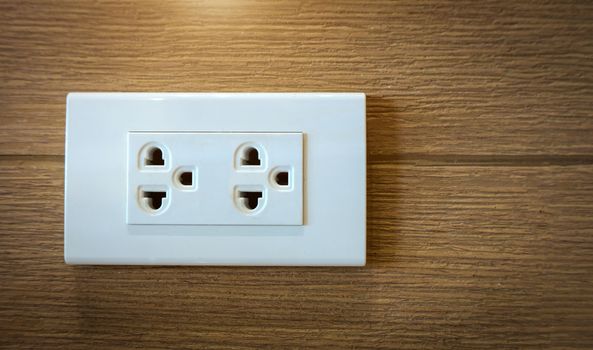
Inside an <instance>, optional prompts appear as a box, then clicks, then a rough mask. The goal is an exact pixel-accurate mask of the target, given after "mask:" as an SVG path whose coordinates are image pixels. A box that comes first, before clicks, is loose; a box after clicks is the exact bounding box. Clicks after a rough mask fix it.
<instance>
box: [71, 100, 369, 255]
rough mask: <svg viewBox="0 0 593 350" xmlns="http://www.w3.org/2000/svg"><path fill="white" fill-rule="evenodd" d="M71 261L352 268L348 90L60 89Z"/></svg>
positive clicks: (352, 133) (359, 196)
mask: <svg viewBox="0 0 593 350" xmlns="http://www.w3.org/2000/svg"><path fill="white" fill-rule="evenodd" d="M66 119H67V122H66V157H65V158H66V164H65V196H64V197H65V204H64V258H65V260H66V262H67V263H71V264H161V265H351V266H352V265H364V264H365V260H366V127H365V96H364V94H360V93H275V94H269V93H237V94H233V93H71V94H69V95H68V98H67V110H66Z"/></svg>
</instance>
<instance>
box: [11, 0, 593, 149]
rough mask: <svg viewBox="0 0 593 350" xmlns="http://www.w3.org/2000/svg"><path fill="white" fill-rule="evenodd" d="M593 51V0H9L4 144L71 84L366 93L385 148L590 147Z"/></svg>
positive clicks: (55, 106) (55, 116) (35, 144)
mask: <svg viewBox="0 0 593 350" xmlns="http://www.w3.org/2000/svg"><path fill="white" fill-rule="evenodd" d="M592 56H593V3H591V2H587V1H569V2H545V3H542V2H537V1H533V2H532V1H527V2H516V1H485V2H484V1H480V2H475V1H364V2H361V1H350V0H349V1H335V2H331V1H330V2H296V1H290V0H284V1H174V2H163V1H140V2H133V1H100V2H97V1H17V2H15V1H2V2H0V81H1V82H2V83H1V84H0V120H1V121H2V123H0V154H2V155H31V154H43V155H63V153H64V147H63V143H64V124H65V122H64V115H65V101H66V93H68V92H70V91H195V92H200V91H362V92H365V93H367V95H368V97H369V98H368V130H369V131H368V136H369V137H368V146H369V155H370V156H371V157H373V156H381V157H394V156H401V155H402V154H404V155H409V156H414V155H416V154H430V155H445V156H456V155H462V156H466V155H481V156H490V155H507V156H532V155H535V156H549V155H552V156H557V155H570V156H588V157H590V156H592V155H593V142H592V141H591V135H592V134H593V114H592V113H593V112H592V111H593V61H592V60H591V59H590V58H591V57H592Z"/></svg>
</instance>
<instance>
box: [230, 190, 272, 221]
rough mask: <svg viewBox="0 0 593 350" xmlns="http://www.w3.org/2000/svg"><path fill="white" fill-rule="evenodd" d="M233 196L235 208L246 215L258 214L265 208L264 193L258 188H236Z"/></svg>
mask: <svg viewBox="0 0 593 350" xmlns="http://www.w3.org/2000/svg"><path fill="white" fill-rule="evenodd" d="M234 196H235V204H236V206H237V208H238V209H239V210H241V211H242V212H243V213H245V214H248V215H252V214H256V213H258V212H260V211H261V210H262V209H263V207H264V206H265V202H266V198H265V193H264V190H263V189H262V188H261V187H259V186H239V187H236V188H235V195H234Z"/></svg>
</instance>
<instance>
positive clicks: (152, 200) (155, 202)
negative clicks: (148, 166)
mask: <svg viewBox="0 0 593 350" xmlns="http://www.w3.org/2000/svg"><path fill="white" fill-rule="evenodd" d="M142 196H143V197H144V198H145V199H146V203H147V204H148V207H149V208H150V209H152V210H159V209H160V208H161V207H162V206H163V199H164V198H166V197H167V192H162V191H144V192H142Z"/></svg>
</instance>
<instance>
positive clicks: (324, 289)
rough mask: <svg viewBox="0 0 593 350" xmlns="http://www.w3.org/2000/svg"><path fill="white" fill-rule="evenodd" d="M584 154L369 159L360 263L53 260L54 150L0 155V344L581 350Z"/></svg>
mask: <svg viewBox="0 0 593 350" xmlns="http://www.w3.org/2000/svg"><path fill="white" fill-rule="evenodd" d="M592 178H593V165H590V164H588V165H541V166H537V167H536V166H515V165H505V164H498V163H495V164H480V165H468V164H459V165H451V164H438V163H434V162H430V161H421V162H410V161H398V162H372V163H370V164H369V167H368V203H367V205H368V225H369V227H368V257H369V262H368V266H366V267H363V268H286V267H282V268H273V267H270V268H266V267H257V268H250V267H245V268H230V267H126V266H118V267H108V266H103V267H81V266H67V265H65V264H64V263H63V246H62V244H63V221H62V215H63V206H62V200H63V193H62V192H63V158H62V157H53V156H51V157H8V158H7V157H3V158H0V182H1V183H2V184H3V185H2V187H0V191H1V193H0V197H1V198H2V201H0V225H1V227H0V231H1V232H2V234H1V235H0V247H2V254H1V255H0V281H2V283H0V296H1V297H0V334H2V336H1V337H0V346H7V347H14V348H29V347H34V348H58V347H63V346H64V345H65V344H67V347H68V348H114V349H116V348H121V349H123V348H143V349H160V348H163V347H171V348H196V349H205V348H212V349H229V348H236V349H248V348H258V349H261V348H262V347H270V348H278V349H284V348H297V347H307V348H319V349H327V348H353V347H355V348H361V349H388V348H401V349H418V348H454V349H476V348H481V349H485V348H492V349H501V348H538V349H539V348H542V347H557V348H588V347H590V346H591V345H593V298H592V297H591V296H592V295H593V280H592V279H591V275H592V274H593V216H592V215H590V214H591V211H592V208H593V182H592V181H591V179H592Z"/></svg>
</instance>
